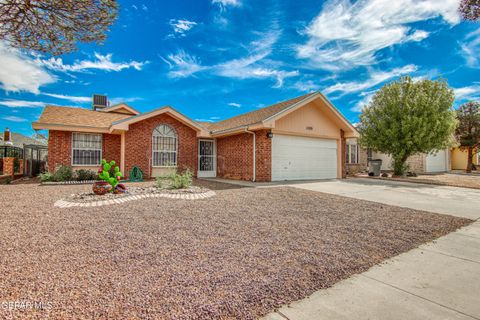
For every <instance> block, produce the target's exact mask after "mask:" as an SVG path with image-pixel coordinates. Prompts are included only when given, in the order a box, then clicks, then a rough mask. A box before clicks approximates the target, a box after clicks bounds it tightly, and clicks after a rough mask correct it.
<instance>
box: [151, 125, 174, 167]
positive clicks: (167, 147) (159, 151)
mask: <svg viewBox="0 0 480 320" xmlns="http://www.w3.org/2000/svg"><path fill="white" fill-rule="evenodd" d="M152 166H154V167H176V166H177V133H176V132H175V130H174V129H173V128H172V127H170V126H167V125H166V124H161V125H159V126H158V127H156V128H155V129H154V130H153V135H152Z"/></svg>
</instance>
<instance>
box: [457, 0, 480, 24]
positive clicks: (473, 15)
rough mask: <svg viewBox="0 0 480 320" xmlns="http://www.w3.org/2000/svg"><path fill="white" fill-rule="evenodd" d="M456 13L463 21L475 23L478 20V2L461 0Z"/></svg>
mask: <svg viewBox="0 0 480 320" xmlns="http://www.w3.org/2000/svg"><path fill="white" fill-rule="evenodd" d="M458 11H459V12H460V14H461V15H462V18H463V19H465V20H470V21H477V20H478V19H479V18H480V0H462V1H461V2H460V7H459V8H458Z"/></svg>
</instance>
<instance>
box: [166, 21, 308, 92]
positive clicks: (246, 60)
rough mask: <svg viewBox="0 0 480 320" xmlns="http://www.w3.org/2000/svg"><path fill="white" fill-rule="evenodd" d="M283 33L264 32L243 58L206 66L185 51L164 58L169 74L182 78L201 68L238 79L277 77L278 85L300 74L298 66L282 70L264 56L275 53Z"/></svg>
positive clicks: (252, 43)
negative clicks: (290, 69) (296, 68)
mask: <svg viewBox="0 0 480 320" xmlns="http://www.w3.org/2000/svg"><path fill="white" fill-rule="evenodd" d="M279 36H280V31H278V30H272V31H270V32H267V33H263V34H261V36H260V37H259V39H258V40H255V41H252V42H251V43H250V44H249V45H248V46H247V47H246V49H247V51H248V54H247V55H246V56H244V57H242V58H238V59H232V60H228V61H225V62H221V63H218V64H216V65H211V66H204V65H202V64H201V63H200V62H199V59H198V58H196V57H195V56H192V55H190V54H188V53H186V52H185V51H179V52H178V53H177V54H170V55H168V56H167V58H166V59H165V58H163V60H164V61H165V62H166V63H167V64H168V66H169V67H170V71H169V73H168V76H169V77H172V78H182V77H188V76H192V75H194V74H196V73H199V72H202V71H203V72H206V71H208V72H210V73H211V74H215V75H218V76H222V77H226V78H235V79H274V80H275V85H274V86H273V87H274V88H279V87H282V86H283V82H284V80H285V79H286V78H289V77H295V76H298V75H299V72H298V71H297V70H293V71H286V70H278V68H277V67H278V66H277V65H275V66H272V63H271V61H269V62H268V63H267V62H265V61H262V60H264V59H265V58H266V57H267V56H268V55H270V54H271V53H272V50H273V49H272V48H273V45H274V44H275V42H276V41H277V40H278V38H279Z"/></svg>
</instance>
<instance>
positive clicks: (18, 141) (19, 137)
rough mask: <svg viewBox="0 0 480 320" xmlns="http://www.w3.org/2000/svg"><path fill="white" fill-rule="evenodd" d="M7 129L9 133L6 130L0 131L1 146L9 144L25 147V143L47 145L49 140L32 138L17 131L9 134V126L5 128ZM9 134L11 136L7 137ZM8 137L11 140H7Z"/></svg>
mask: <svg viewBox="0 0 480 320" xmlns="http://www.w3.org/2000/svg"><path fill="white" fill-rule="evenodd" d="M5 131H7V134H5V132H0V146H5V145H7V146H14V147H19V148H23V145H24V144H30V145H41V146H46V145H47V141H46V140H45V139H41V138H31V137H27V136H25V135H23V134H20V133H16V132H10V135H8V128H7V129H5ZM8 136H10V137H9V138H6V137H8ZM7 139H8V140H9V141H6V140H7Z"/></svg>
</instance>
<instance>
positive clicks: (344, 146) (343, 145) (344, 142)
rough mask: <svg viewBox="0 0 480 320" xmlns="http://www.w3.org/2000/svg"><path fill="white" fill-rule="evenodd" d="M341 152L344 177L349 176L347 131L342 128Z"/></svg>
mask: <svg viewBox="0 0 480 320" xmlns="http://www.w3.org/2000/svg"><path fill="white" fill-rule="evenodd" d="M340 148H341V151H340V154H341V157H342V159H341V160H342V161H341V163H342V179H345V178H346V177H347V140H346V139H345V131H343V130H342V129H340Z"/></svg>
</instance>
